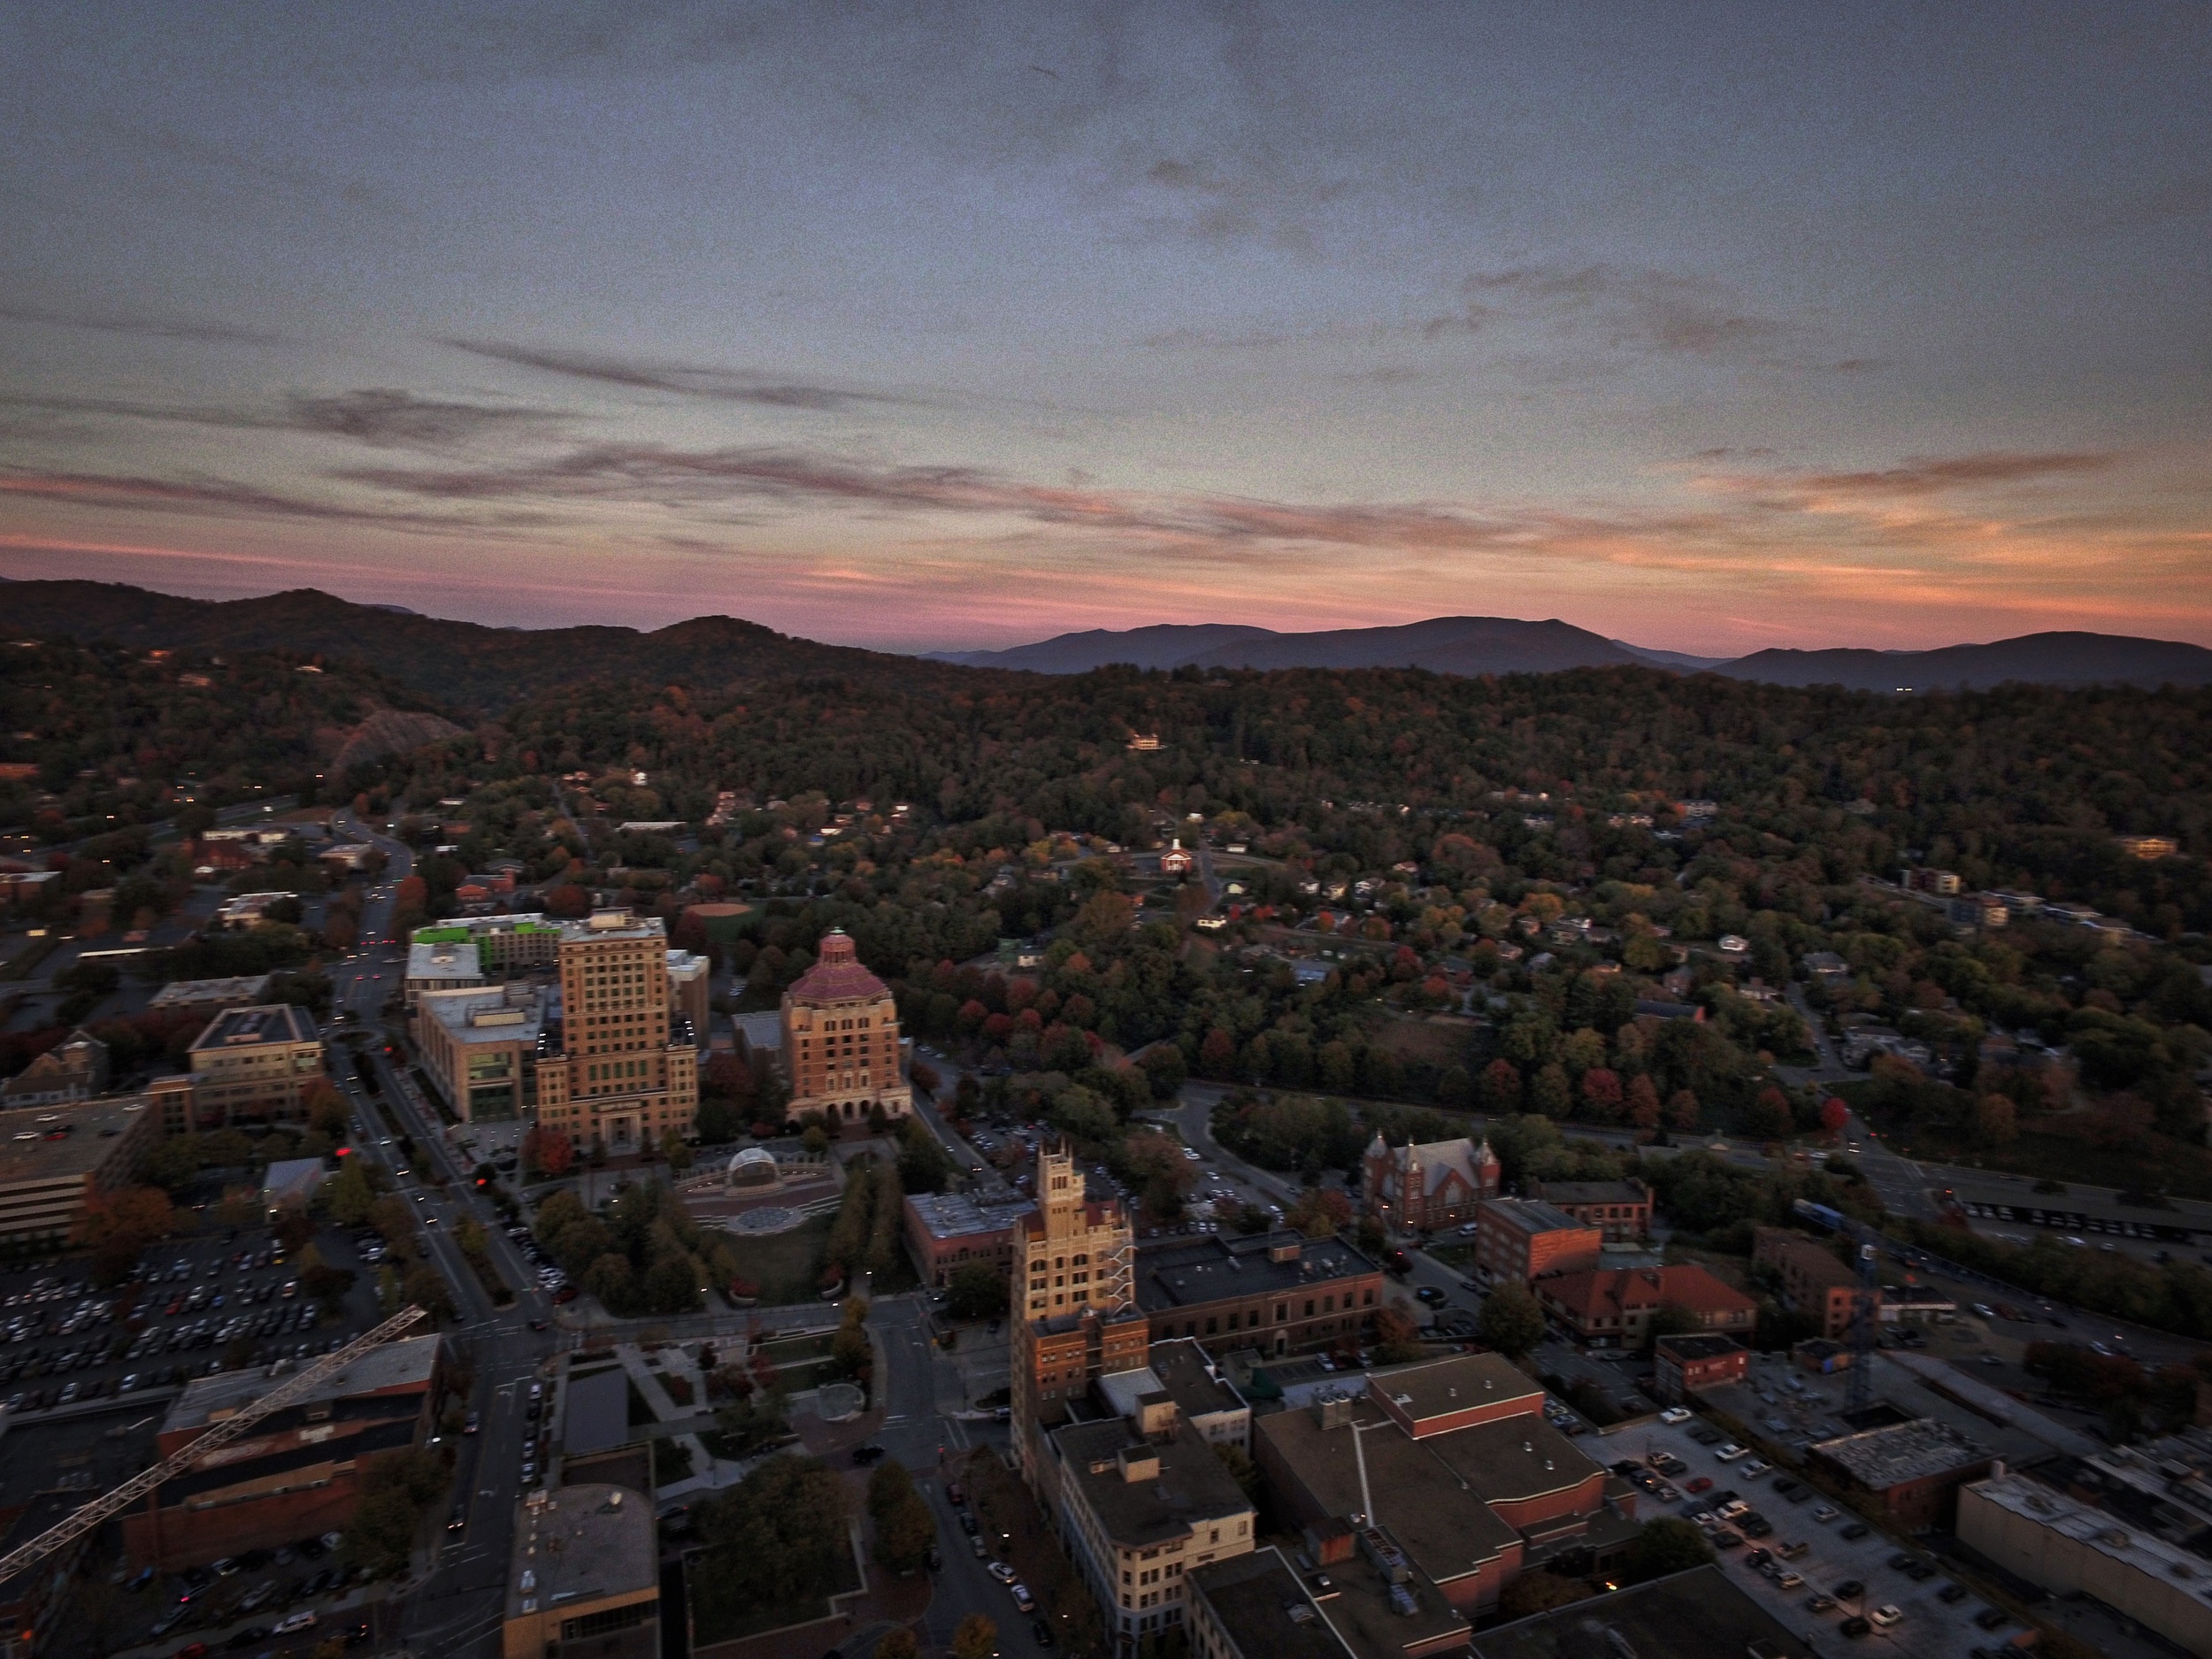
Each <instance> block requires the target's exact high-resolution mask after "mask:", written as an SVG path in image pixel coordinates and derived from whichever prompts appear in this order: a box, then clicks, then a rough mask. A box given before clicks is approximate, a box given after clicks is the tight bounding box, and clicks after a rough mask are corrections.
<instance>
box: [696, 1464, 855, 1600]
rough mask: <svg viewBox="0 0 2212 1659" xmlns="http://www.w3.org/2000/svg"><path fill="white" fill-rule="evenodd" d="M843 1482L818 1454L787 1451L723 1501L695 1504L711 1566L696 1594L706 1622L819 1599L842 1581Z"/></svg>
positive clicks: (698, 1583)
mask: <svg viewBox="0 0 2212 1659" xmlns="http://www.w3.org/2000/svg"><path fill="white" fill-rule="evenodd" d="M846 1512H847V1504H846V1499H845V1490H844V1486H843V1483H842V1482H841V1481H840V1480H839V1479H838V1478H837V1476H836V1475H835V1473H833V1471H831V1470H829V1469H828V1468H827V1467H826V1466H825V1465H824V1464H822V1463H818V1462H817V1461H816V1460H815V1459H813V1458H811V1457H803V1456H800V1455H796V1454H794V1453H790V1452H784V1453H779V1454H778V1455H775V1456H772V1457H771V1458H769V1459H767V1461H765V1462H764V1463H761V1464H760V1465H759V1466H758V1467H757V1468H756V1469H755V1470H754V1471H752V1472H751V1473H750V1474H749V1475H747V1476H746V1477H745V1479H743V1480H741V1481H740V1482H739V1483H738V1484H737V1485H736V1486H733V1487H732V1488H731V1489H730V1490H729V1491H728V1492H726V1493H725V1494H722V1495H721V1496H720V1497H718V1498H714V1499H710V1500H707V1501H706V1502H702V1503H699V1504H697V1505H695V1508H694V1510H693V1524H694V1525H695V1529H696V1530H697V1532H698V1533H699V1536H700V1537H701V1539H702V1540H703V1552H702V1553H703V1561H702V1563H701V1566H702V1568H703V1571H701V1572H700V1573H699V1574H698V1575H697V1576H696V1578H695V1579H694V1581H693V1582H694V1586H695V1587H694V1590H693V1594H694V1595H695V1598H696V1603H697V1605H698V1607H699V1609H700V1611H701V1613H702V1615H703V1617H702V1623H703V1624H710V1625H711V1624H718V1623H720V1622H722V1621H723V1620H726V1619H727V1618H729V1617H734V1616H736V1615H738V1614H740V1613H743V1612H751V1611H757V1610H759V1609H763V1608H785V1607H793V1606H795V1604H798V1603H802V1602H807V1601H812V1602H815V1603H818V1602H819V1601H820V1600H821V1599H822V1597H824V1596H825V1595H826V1594H828V1593H829V1591H830V1590H831V1589H832V1588H833V1587H834V1586H837V1585H838V1584H839V1583H840V1579H839V1577H838V1573H839V1561H840V1556H839V1552H840V1551H841V1550H843V1549H844V1548H846V1542H845V1537H846V1532H845V1516H846Z"/></svg>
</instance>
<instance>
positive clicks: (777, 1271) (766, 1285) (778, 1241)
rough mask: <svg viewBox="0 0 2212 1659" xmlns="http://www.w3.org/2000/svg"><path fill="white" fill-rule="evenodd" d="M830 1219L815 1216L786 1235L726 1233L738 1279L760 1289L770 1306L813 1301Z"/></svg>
mask: <svg viewBox="0 0 2212 1659" xmlns="http://www.w3.org/2000/svg"><path fill="white" fill-rule="evenodd" d="M833 1220H834V1217H831V1216H815V1217H811V1218H810V1219H809V1220H808V1221H807V1222H805V1223H804V1224H803V1225H800V1226H796V1227H794V1228H792V1230H791V1231H790V1232H788V1233H769V1234H767V1235H766V1236H765V1237H761V1238H749V1237H747V1236H746V1235H745V1234H743V1233H725V1234H723V1237H724V1238H725V1239H726V1240H728V1242H729V1247H730V1255H731V1256H733V1257H734V1258H735V1260H736V1263H737V1271H738V1273H739V1274H740V1276H741V1277H742V1278H745V1279H751V1280H752V1281H753V1283H755V1284H756V1285H758V1286H760V1300H761V1302H763V1303H764V1304H765V1305H769V1306H779V1305H784V1304H787V1303H791V1302H812V1301H815V1300H816V1299H817V1298H818V1296H819V1294H820V1293H821V1282H820V1281H821V1277H822V1256H823V1252H824V1250H826V1248H828V1245H829V1235H830V1226H831V1225H832V1223H833Z"/></svg>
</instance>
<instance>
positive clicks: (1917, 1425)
mask: <svg viewBox="0 0 2212 1659" xmlns="http://www.w3.org/2000/svg"><path fill="white" fill-rule="evenodd" d="M1995 1456H1996V1454H1995V1453H1994V1452H1993V1451H1992V1450H1991V1449H1990V1448H1988V1447H1986V1446H1984V1445H1983V1444H1981V1442H1980V1441H1978V1440H1970V1439H1968V1438H1967V1436H1965V1435H1964V1434H1962V1433H1961V1432H1959V1431H1958V1430H1956V1429H1955V1428H1953V1427H1952V1426H1951V1425H1949V1424H1947V1423H1944V1422H1940V1421H1939V1420H1938V1419H1936V1418H1934V1417H1915V1418H1913V1419H1912V1420H1911V1421H1910V1422H1909V1423H1896V1424H1892V1425H1889V1426H1888V1427H1886V1428H1878V1429H1868V1430H1866V1431H1864V1432H1862V1433H1858V1434H1846V1435H1842V1436H1840V1437H1839V1438H1838V1439H1836V1440H1822V1441H1820V1442H1818V1443H1817V1444H1816V1445H1815V1446H1813V1447H1812V1448H1811V1457H1812V1460H1813V1462H1815V1463H1818V1464H1820V1465H1822V1466H1823V1467H1824V1468H1826V1469H1827V1470H1829V1471H1831V1472H1832V1473H1834V1474H1837V1475H1840V1476H1841V1477H1842V1478H1843V1479H1845V1480H1846V1481H1847V1482H1848V1483H1849V1484H1850V1485H1851V1486H1853V1487H1855V1489H1856V1490H1858V1491H1860V1492H1863V1493H1864V1494H1867V1495H1868V1496H1870V1497H1871V1498H1873V1499H1875V1500H1876V1501H1877V1502H1879V1503H1880V1504H1881V1506H1882V1507H1883V1509H1886V1511H1888V1516H1889V1519H1890V1522H1891V1523H1892V1524H1893V1525H1895V1526H1897V1527H1899V1528H1901V1530H1903V1531H1905V1532H1927V1531H1928V1530H1930V1529H1931V1528H1932V1527H1937V1526H1943V1525H1948V1524H1949V1522H1950V1520H1951V1518H1952V1517H1953V1516H1954V1515H1955V1513H1956V1510H1957V1502H1958V1489H1959V1488H1960V1487H1961V1486H1964V1485H1965V1484H1966V1483H1967V1482H1968V1481H1970V1480H1979V1479H1981V1478H1982V1477H1983V1476H1984V1475H1985V1474H1987V1473H1989V1469H1990V1463H1991V1462H1992V1460H1993V1458H1994V1457H1995Z"/></svg>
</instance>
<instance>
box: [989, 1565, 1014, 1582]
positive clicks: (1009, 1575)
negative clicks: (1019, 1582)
mask: <svg viewBox="0 0 2212 1659" xmlns="http://www.w3.org/2000/svg"><path fill="white" fill-rule="evenodd" d="M1016 1576H1017V1575H1016V1574H1015V1571H1014V1570H1013V1568H1011V1567H1010V1566H1009V1565H1007V1564H1006V1563H1004V1562H1002V1561H995V1562H993V1563H991V1577H993V1578H996V1579H997V1580H998V1581H999V1582H1000V1583H1001V1584H1011V1583H1013V1582H1014V1579H1015V1578H1016Z"/></svg>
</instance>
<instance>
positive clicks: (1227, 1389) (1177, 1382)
mask: <svg viewBox="0 0 2212 1659" xmlns="http://www.w3.org/2000/svg"><path fill="white" fill-rule="evenodd" d="M1145 1358H1146V1362H1147V1369H1148V1370H1149V1371H1151V1373H1152V1375H1153V1377H1154V1378H1155V1379H1156V1380H1157V1381H1158V1383H1159V1386H1161V1388H1163V1389H1164V1390H1165V1391H1166V1393H1167V1394H1169V1395H1170V1397H1171V1398H1172V1399H1173V1400H1174V1402H1175V1409H1177V1410H1178V1411H1179V1412H1181V1413H1182V1414H1183V1416H1184V1417H1186V1418H1187V1419H1190V1420H1191V1421H1196V1420H1197V1419H1198V1418H1200V1417H1212V1416H1214V1415H1216V1414H1217V1413H1219V1412H1223V1411H1242V1410H1245V1409H1247V1407H1246V1405H1245V1402H1244V1398H1243V1396H1242V1395H1240V1394H1238V1393H1237V1391H1236V1390H1235V1389H1234V1388H1233V1387H1231V1386H1229V1385H1228V1383H1227V1382H1226V1381H1225V1380H1224V1379H1222V1377H1221V1374H1220V1371H1219V1368H1218V1367H1217V1366H1216V1365H1215V1364H1214V1363H1213V1361H1212V1360H1211V1359H1210V1358H1209V1357H1208V1356H1207V1354H1206V1350H1205V1349H1204V1348H1201V1347H1199V1346H1198V1344H1197V1343H1196V1342H1195V1341H1194V1340H1191V1339H1190V1338H1188V1337H1182V1338H1179V1339H1178V1340H1175V1341H1172V1342H1155V1343H1154V1344H1153V1345H1152V1348H1151V1350H1150V1352H1149V1353H1148V1354H1147V1355H1146V1356H1145Z"/></svg>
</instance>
